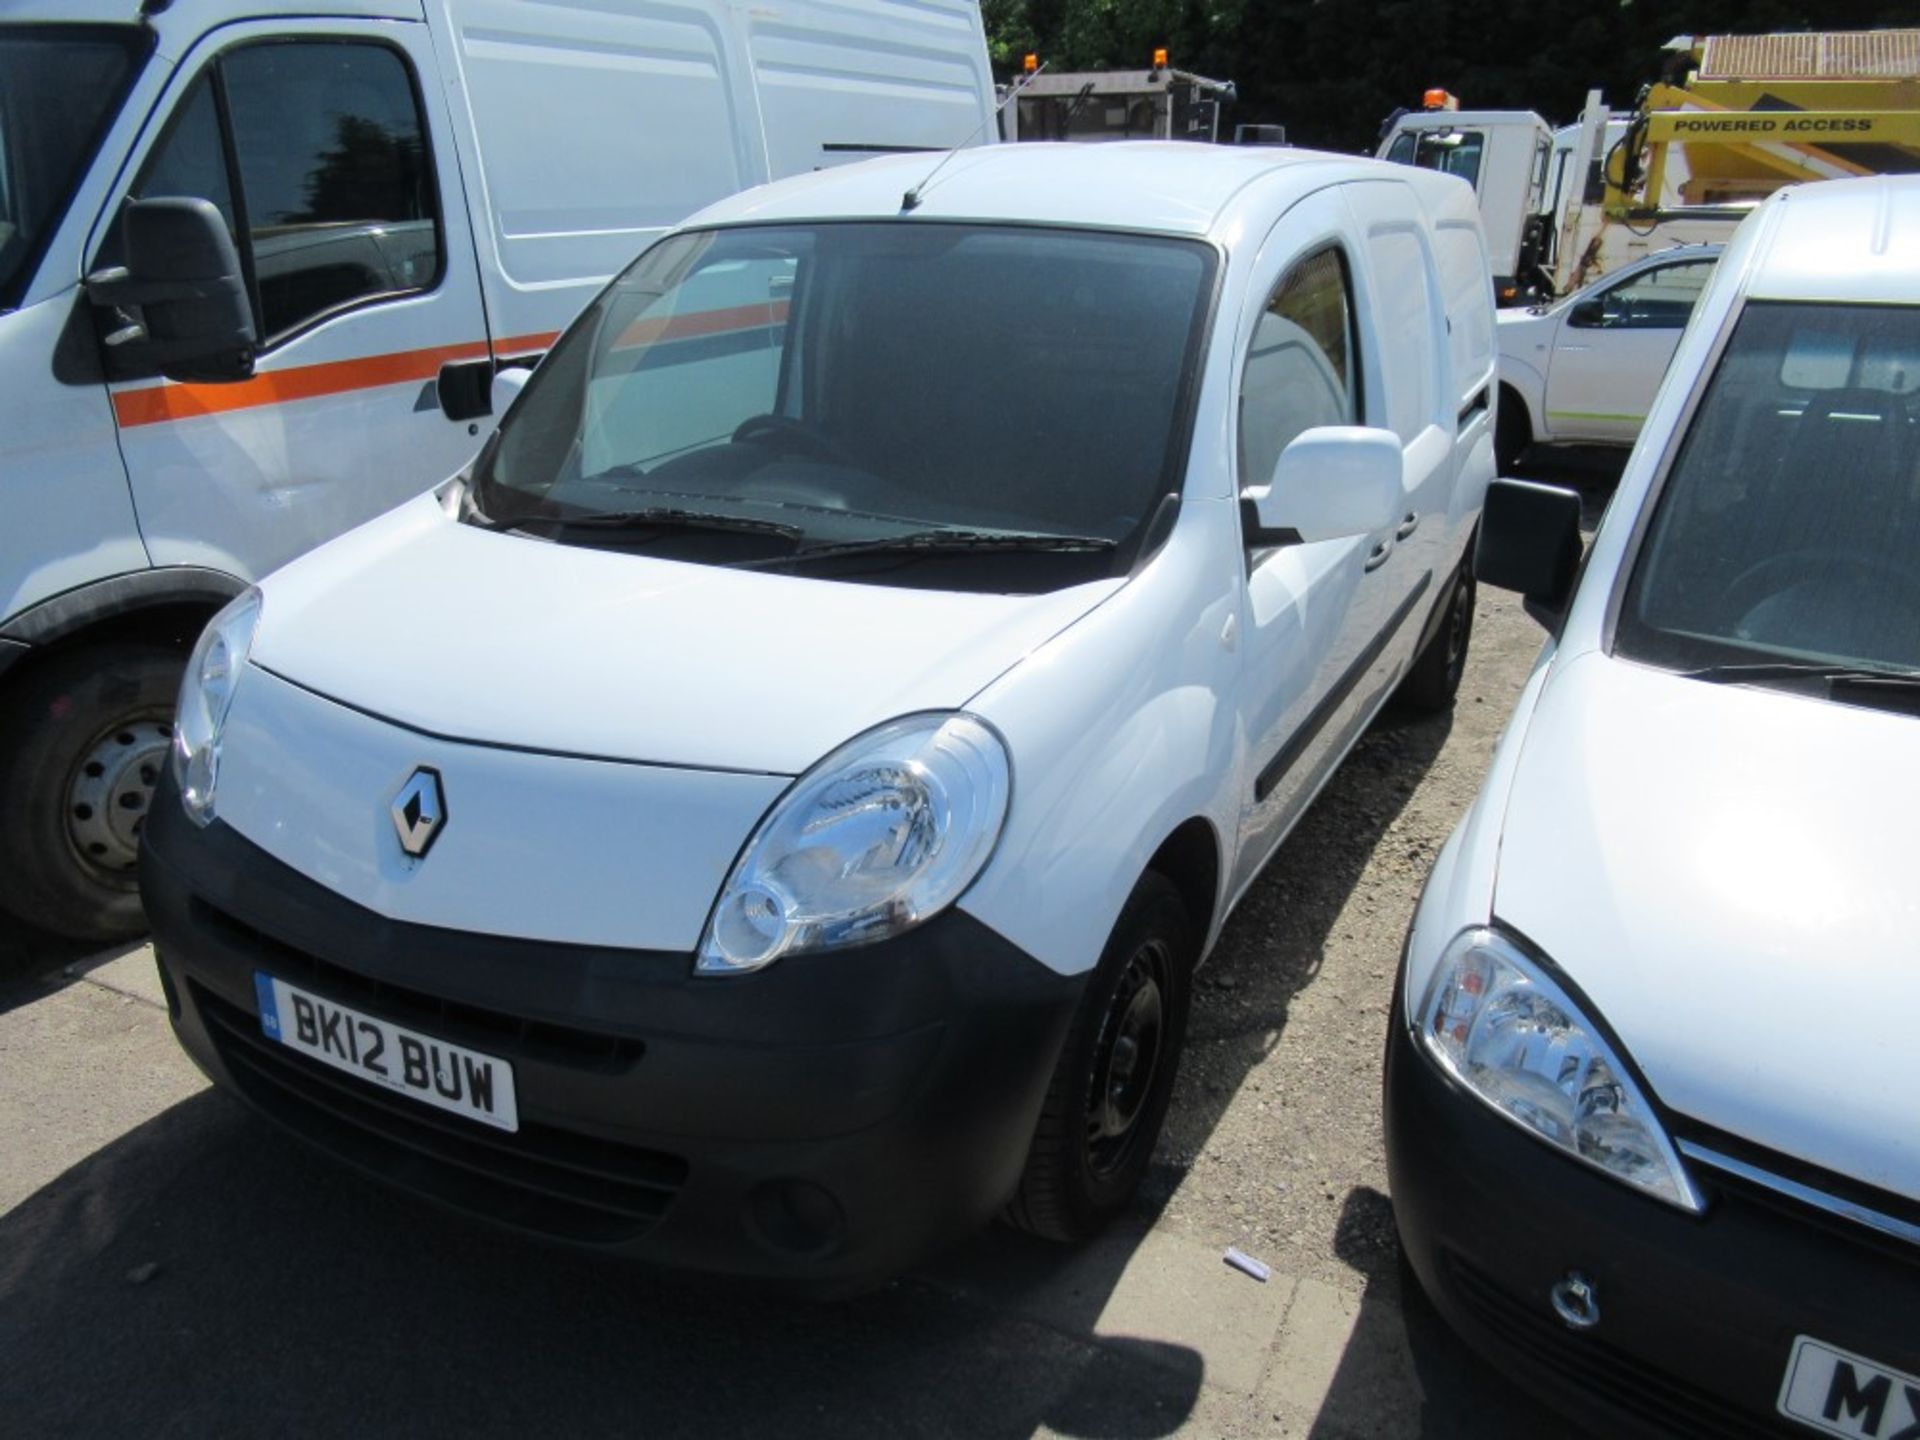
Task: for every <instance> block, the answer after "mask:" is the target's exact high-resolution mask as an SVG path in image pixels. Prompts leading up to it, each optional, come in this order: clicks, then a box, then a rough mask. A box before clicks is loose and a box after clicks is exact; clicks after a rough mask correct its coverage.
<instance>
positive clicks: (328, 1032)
mask: <svg viewBox="0 0 1920 1440" xmlns="http://www.w3.org/2000/svg"><path fill="white" fill-rule="evenodd" d="M253 988H254V993H255V994H256V995H257V996H258V997H259V1001H260V1029H261V1031H262V1032H263V1033H264V1034H265V1035H266V1037H267V1038H268V1039H269V1040H278V1041H279V1042H280V1043H281V1044H282V1045H285V1046H287V1047H288V1048H289V1049H293V1050H298V1051H299V1052H300V1053H301V1054H303V1055H311V1056H312V1057H313V1058H314V1059H316V1060H319V1061H321V1062H323V1063H324V1064H327V1065H331V1066H332V1067H333V1068H334V1069H336V1070H344V1071H346V1072H347V1074H349V1075H358V1076H359V1077H360V1078H361V1079H362V1080H370V1081H372V1082H373V1083H374V1084H376V1085H383V1086H385V1087H386V1088H387V1089H389V1090H395V1091H398V1092H399V1093H400V1094H402V1095H406V1096H408V1097H410V1098H412V1099H414V1100H419V1101H422V1102H424V1103H426V1104H428V1105H433V1106H436V1107H438V1108H439V1109H441V1110H451V1111H452V1112H453V1113H454V1114H455V1115H464V1116H466V1117H467V1119H469V1120H478V1121H479V1122H480V1123H481V1124H482V1125H492V1126H494V1127H495V1128H496V1129H500V1130H518V1129H519V1128H520V1112H519V1110H518V1108H517V1107H516V1105H515V1103H514V1095H513V1067H512V1066H511V1065H509V1064H508V1063H507V1062H506V1061H505V1060H501V1059H498V1058H497V1057H495V1056H492V1055H482V1054H481V1053H480V1052H479V1051H477V1050H468V1049H467V1048H465V1047H464V1046H461V1045H450V1044H448V1043H447V1042H446V1041H445V1040H436V1039H435V1038H433V1037H432V1036H431V1035H422V1034H421V1033H420V1032H419V1031H417V1030H408V1029H406V1028H404V1027H403V1026H399V1025H395V1024H392V1023H391V1022H389V1021H386V1020H381V1019H377V1018H376V1017H374V1016H372V1015H362V1014H361V1013H360V1012H359V1011H357V1010H349V1009H348V1008H347V1007H346V1006H344V1005H336V1004H335V1003H334V1002H333V1001H331V1000H323V999H322V998H321V997H320V996H318V995H313V994H309V993H308V992H307V991H305V990H299V989H296V988H295V987H293V986H292V985H289V984H287V982H286V981H284V980H276V979H274V977H273V976H271V975H268V974H265V973H263V972H260V971H255V972H254V977H253Z"/></svg>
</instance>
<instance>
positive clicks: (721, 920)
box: [140, 141, 1494, 1287]
mask: <svg viewBox="0 0 1920 1440" xmlns="http://www.w3.org/2000/svg"><path fill="white" fill-rule="evenodd" d="M1492 332H1493V290H1492V283H1491V279H1490V276H1489V272H1488V268H1487V260H1486V248H1485V245H1484V243H1483V241H1482V239H1481V230H1480V220H1479V216H1478V213H1477V211H1476V209H1475V205H1474V197H1473V192H1472V191H1471V190H1470V189H1469V188H1468V187H1467V186H1466V185H1465V184H1464V183H1463V182H1461V181H1460V180H1458V179H1455V178H1452V177H1449V176H1444V175H1434V174H1430V173H1424V172H1421V171H1418V170H1409V169H1405V168H1403V167H1397V166H1390V165H1384V164H1380V163H1378V162H1376V161H1372V160H1356V159H1348V158H1345V157H1342V156H1334V155H1316V154H1313V153H1312V152H1309V151H1296V150H1285V149H1279V148H1274V147H1269V146H1222V145H1189V144H1183V143H1179V142H1168V141H1152V142H1145V141H1135V142H1120V143H1115V144H1107V145H1088V146H1079V145H999V146H993V147H990V148H986V149H982V150H978V151H970V152H966V153H964V154H961V155H959V156H957V157H953V158H951V159H950V160H948V161H947V162H946V163H945V164H944V165H937V164H936V163H935V162H934V161H933V160H931V159H930V157H925V156H912V157H894V158H891V159H882V160H874V161H872V162H870V163H868V164H866V165H860V166H854V167H849V168H846V169H841V170H836V171H834V172H832V173H831V174H826V175H815V176H806V177H799V178H795V179H790V180H785V181H782V182H780V183H779V184H777V185H770V186H766V187H764V188H762V189H759V190H755V191H752V192H750V193H748V194H744V195H740V196H736V197H734V198H732V199H729V200H724V201H722V202H720V204H718V205H716V206H714V207H712V208H710V209H708V210H706V211H704V212H702V214H701V215H700V216H698V217H695V218H694V219H693V220H690V221H689V222H688V223H687V224H686V226H684V227H683V228H680V229H678V230H676V231H674V232H673V233H671V234H669V235H667V236H665V237H663V238H662V239H661V240H659V241H658V242H657V243H655V244H654V245H653V246H651V247H650V248H649V249H648V250H647V251H645V252H644V253H643V254H642V256H641V257H640V258H639V259H638V260H637V261H635V262H634V264H633V266H632V267H631V268H629V269H628V270H627V271H626V272H625V273H623V274H622V276H621V277H620V278H619V279H617V280H616V281H615V282H614V283H613V284H612V285H611V286H609V287H608V288H607V289H606V290H605V291H603V292H602V293H601V295H600V296H599V297H598V298H597V299H595V300H594V302H593V303H592V304H591V305H590V306H589V307H588V308H587V309H586V310H585V311H584V312H583V313H582V314H581V315H580V317H579V318H578V319H577V320H576V321H575V322H574V323H573V325H572V326H570V327H569V328H568V330H567V332H566V334H565V335H564V336H563V337H562V338H561V340H560V341H559V342H558V343H557V344H556V345H555V347H554V349H553V352H552V354H551V355H550V356H549V358H548V359H547V360H546V362H545V363H543V364H542V365H541V366H540V368H539V369H538V370H537V371H535V372H534V374H533V376H532V378H531V379H529V380H528V381H527V382H526V387H525V389H523V390H522V391H521V392H520V393H519V396H518V398H517V399H515V400H514V401H513V403H512V406H511V408H509V409H507V410H506V412H505V414H504V416H503V417H502V420H501V423H500V426H499V428H498V430H496V431H495V432H494V438H493V439H491V440H489V442H488V444H487V447H486V448H485V449H484V450H483V451H482V452H481V454H480V456H479V458H478V459H476V460H475V462H474V463H473V465H472V466H471V467H469V468H468V469H467V470H466V471H464V472H463V473H461V474H460V475H458V476H455V477H453V478H452V479H450V480H449V481H448V483H447V484H446V485H445V486H444V487H443V488H442V489H440V490H439V491H438V492H436V493H434V494H428V495H422V496H419V497H418V498H416V499H414V500H413V501H411V502H409V503H408V504H405V505H402V506H399V507H397V508H396V509H394V510H391V511H389V512H388V513H387V514H385V515H383V516H381V517H379V518H378V519H376V520H374V521H372V522H371V523H369V524H367V525H364V526H361V527H360V528H359V529H357V530H355V531H353V532H352V533H350V534H347V535H343V536H341V537H340V538H338V539H337V540H333V541H331V542H329V543H328V544H326V545H324V546H322V547H320V548H319V549H317V550H315V551H313V552H312V553H311V554H308V555H305V556H303V557H301V558H300V559H299V560H297V561H295V562H294V563H293V564H291V565H289V566H287V567H285V568H284V569H282V570H281V571H279V572H278V573H277V574H275V575H272V576H269V577H268V578H267V579H266V581H264V582H263V583H262V584H261V585H259V586H258V587H256V588H254V589H252V590H250V591H248V593H247V594H246V595H244V596H243V597H241V598H240V599H238V600H236V601H234V602H233V604H232V605H230V606H229V607H228V608H227V609H226V610H225V611H223V612H222V614H221V616H220V617H219V618H217V619H216V620H215V621H214V622H213V623H212V624H211V625H209V627H208V628H207V630H206V632H205V634H204V635H203V637H202V639H201V641H200V643H199V645H198V647H197V648H196V650H195V652H194V655H193V657H192V659H191V660H190V661H189V663H188V667H187V679H186V681H185V683H184V684H183V686H182V689H181V703H180V709H179V712H178V716H177V726H176V738H175V741H174V746H173V750H172V760H171V762H170V764H169V766H168V774H167V775H166V776H165V777H164V778H163V779H162V780H161V784H160V789H159V790H158V791H157V792H156V794H155V797H154V802H153V815H152V819H151V822H150V824H149V827H148V830H147V839H146V845H145V849H144V851H143V853H142V856H141V862H140V863H141V880H142V888H143V893H144V895H145V897H146V902H147V910H148V914H149V915H150V917H151V919H152V922H153V932H154V946H155V953H156V955H157V956H158V959H159V963H160V967H161V975H162V977H163V980H162V983H163V985H164V986H165V987H166V990H167V994H168V996H169V997H170V1001H171V1009H172V1015H173V1022H174V1025H175V1028H176V1031H177V1033H178V1035H179V1037H180V1040H181V1042H182V1044H183V1045H185V1047H186V1048H187V1050H188V1051H189V1052H190V1053H191V1054H192V1055H193V1057H194V1058H195V1059H196V1060H197V1061H198V1062H199V1063H200V1064H201V1065H202V1066H203V1067H204V1068H205V1069H206V1071H207V1073H208V1074H209V1075H211V1076H213V1077H214V1078H215V1080H216V1081H218V1082H219V1083H220V1084H221V1085H223V1086H227V1087H231V1089H232V1090H233V1091H234V1092H235V1093H237V1094H238V1095H240V1096H242V1097H243V1098H244V1099H245V1100H247V1101H248V1102H249V1103H251V1104H252V1105H254V1106H255V1107H256V1108H258V1109H259V1110H260V1111H262V1112H263V1113H265V1114H267V1115H269V1116H271V1117H272V1118H274V1119H275V1120H277V1121H279V1122H280V1123H282V1124H284V1125H286V1126H287V1127H289V1128H290V1129H292V1130H294V1131H295V1132H296V1133H299V1134H303V1135H305V1136H307V1137H308V1138H309V1139H311V1140H313V1141H314V1142H315V1143H317V1144H319V1145H320V1146H321V1147H322V1148H324V1149H327V1150H329V1151H331V1152H333V1153H334V1154H336V1155H338V1156H339V1157H341V1158H342V1159H344V1160H346V1161H347V1162H349V1163H351V1164H355V1165H359V1166H361V1167H362V1168H365V1169H367V1170H370V1171H372V1172H374V1173H376V1174H379V1175H383V1176H387V1177H391V1178H395V1179H397V1180H398V1181H399V1182H400V1183H402V1184H405V1185H409V1186H412V1187H413V1188H415V1189H417V1190H419V1191H421V1192H423V1193H426V1194H429V1195H435V1196H438V1197H440V1198H441V1199H443V1200H445V1201H447V1202H448V1203H450V1204H452V1205H454V1206H456V1207H459V1208H463V1209H466V1210H469V1211H474V1212H477V1213H479V1214H482V1215H485V1216H490V1217H492V1218H494V1219H496V1220H499V1221H502V1222H504V1223H507V1224H509V1225H513V1226H517V1227H519V1228H521V1229H523V1230H526V1231H530V1232H534V1233H537V1234H541V1235H546V1236H550V1237H554V1238H558V1239H562V1240H570V1241H573V1242H576V1243H580V1244H584V1245H588V1246H591V1247H594V1248H599V1249H607V1250H616V1251H621V1252H624V1253H627V1254H630V1255H633V1256H636V1257H643V1258H649V1259H653V1260H659V1261H663V1262H667V1263H671V1264H675V1265H682V1266H692V1267H702V1268H707V1269H713V1270H721V1271H728V1272H733V1273H744V1274H757V1275H765V1276H773V1277H778V1278H781V1279H788V1280H798V1281H803V1282H809V1283H819V1284H822V1285H826V1286H830V1287H832V1286H840V1285H858V1284H864V1283H870V1282H872V1281H874V1280H876V1279H878V1278H879V1277H881V1276H883V1275H886V1274H888V1273H891V1272H892V1271H895V1270H897V1269H899V1268H901V1267H902V1266H905V1265H908V1264H911V1263H912V1262H913V1261H914V1260H915V1259H917V1258H918V1257H919V1256H921V1255H923V1254H925V1253H927V1251H928V1250H929V1249H930V1248H932V1247H934V1246H937V1245H939V1244H940V1243H942V1242H944V1241H947V1240H950V1239H952V1238H954V1237H956V1236H957V1235H959V1234H960V1233H962V1232H964V1231H965V1230H967V1229H968V1228H970V1227H972V1226H976V1225H978V1224H980V1223H981V1222H982V1221H984V1220H985V1219H986V1218H987V1217H988V1216H990V1215H993V1214H994V1213H996V1212H998V1211H1000V1210H1001V1209H1002V1207H1008V1213H1009V1214H1010V1216H1011V1218H1013V1219H1014V1220H1015V1221H1016V1223H1018V1224H1020V1225H1023V1226H1025V1227H1026V1228H1028V1229H1029V1230H1032V1231H1035V1232H1037V1233H1040V1234H1043V1235H1048V1236H1052V1237H1055V1238H1059V1239H1072V1238H1077V1237H1081V1236H1085V1235H1087V1234H1089V1233H1091V1232H1092V1231H1093V1230H1094V1229H1095V1228H1097V1227H1098V1226H1099V1225H1100V1224H1102V1223H1103V1222H1104V1221H1105V1220H1107V1219H1108V1218H1110V1217H1111V1216H1113V1215H1114V1214H1116V1213H1118V1212H1119V1211H1120V1210H1122V1209H1124V1208H1125V1207H1126V1206H1127V1205H1128V1203H1129V1201H1130V1199H1131V1197H1132V1195H1133V1192H1134V1189H1135V1187H1136V1186H1137V1184H1138V1182H1139V1180H1140V1177H1141V1175H1142V1174H1143V1173H1144V1171H1145V1170H1146V1167H1147V1164H1148V1160H1149V1158H1150V1157H1151V1155H1152V1153H1153V1148H1154V1141H1155V1136H1156V1134H1157V1132H1158V1131H1159V1129H1160V1125H1161V1120H1162V1118H1163V1116H1164V1115H1165V1113H1166V1109H1167V1105H1168V1103H1169V1100H1170V1097H1171V1095H1172V1092H1173V1084H1174V1076H1175V1073H1176V1071H1177V1068H1178V1065H1179V1059H1180V1052H1181V1048H1182V1043H1183V1037H1184V1034H1185V1025H1186V1016H1187V1008H1188V999H1189V996H1190V994H1191V979H1192V973H1193V970H1194V967H1195V966H1197V965H1198V964H1199V963H1201V961H1202V960H1203V959H1204V958H1205V956H1206V954H1207V951H1208V949H1209V947H1210V946H1211V945H1212V944H1213V943H1214V940H1215V937H1216V936H1218V934H1219V933H1220V928H1221V925H1222V924H1223V922H1224V921H1225V919H1226V917H1227V915H1228V914H1229V913H1230V912H1231V911H1232V909H1233V907H1234V905H1235V903H1236V902H1237V901H1238V900H1239V899H1240V898H1241V896H1243V895H1244V894H1246V893H1248V889H1249V886H1250V885H1251V883H1252V881H1253V879H1254V877H1255V876H1256V875H1257V874H1258V873H1259V870H1260V867H1261V866H1262V865H1263V864H1264V863H1265V862H1266V861H1267V860H1268V858H1269V857H1270V856H1272V855H1273V853H1274V851H1275V849H1276V848H1277V847H1278V846H1279V845H1280V843H1281V842H1282V841H1283V840H1284V839H1285V838H1286V835H1287V833H1288V831H1289V829H1290V828H1291V827H1292V826H1293V825H1294V824H1295V822H1296V821H1298V819H1299V818H1300V816H1301V815H1302V814H1303V813H1304V812H1305V810H1306V808H1307V806H1308V805H1309V804H1310V803H1311V802H1312V800H1313V798H1314V796H1315V795H1316V794H1317V793H1318V792H1319V790H1320V788H1321V787H1322V785H1324V784H1325V783H1326V781H1327V780H1328V778H1329V777H1330V776H1331V775H1332V774H1333V772H1334V770H1335V767H1336V766H1338V764H1339V763H1340V761H1341V760H1342V758H1343V757H1344V756H1345V755H1346V754H1347V752H1348V750H1349V749H1350V748H1351V747H1352V746H1353V744H1354V742H1355V741H1356V740H1357V739H1358V738H1359V736H1360V735H1361V734H1362V733H1363V732H1364V731H1365V730H1366V728H1367V726H1368V724H1369V723H1370V722H1371V721H1372V720H1373V718H1374V717H1375V715H1377V714H1378V713H1379V712H1380V710H1381V709H1382V707H1384V706H1385V705H1386V704H1387V703H1388V701H1389V698H1390V697H1392V696H1394V695H1398V696H1399V697H1400V698H1401V699H1402V700H1403V701H1405V702H1407V703H1408V704H1410V705H1412V706H1416V707H1421V708H1426V709H1443V708H1445V707H1446V706H1447V705H1449V704H1450V703H1451V702H1452V699H1453V696H1454V694H1455V691H1456V689H1457V687H1458V685H1459V683H1460V677H1461V672H1462V668H1463V665H1464V662H1465V658H1466V651H1467V644H1468V639H1469V634H1470V627H1471V623H1472V618H1473V601H1474V581H1473V576H1472V573H1471V571H1470V569H1469V568H1468V566H1467V563H1466V562H1467V556H1468V553H1469V548H1470V545H1471V543H1472V540H1473V536H1474V534H1475V531H1476V527H1477V525H1478V521H1479V513H1480V505H1481V497H1482V496H1483V495H1484V494H1485V492H1486V490H1487V488H1488V485H1489V483H1490V481H1491V480H1492V477H1493V468H1494V466H1493V438H1492V425H1493V414H1492V410H1493V407H1492V404H1491V396H1492V387H1493V384H1494V357H1493V344H1492Z"/></svg>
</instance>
